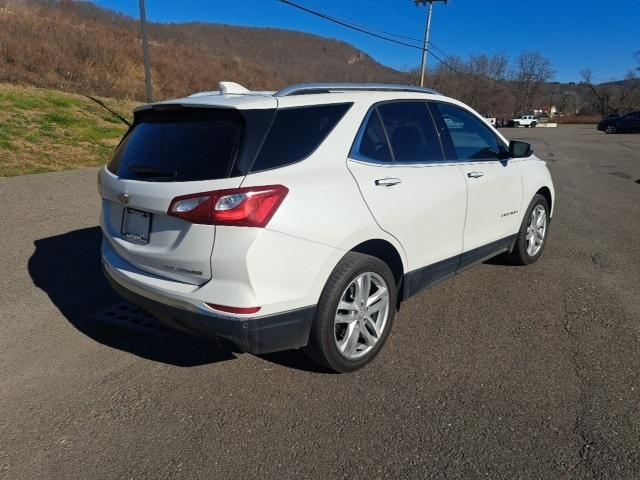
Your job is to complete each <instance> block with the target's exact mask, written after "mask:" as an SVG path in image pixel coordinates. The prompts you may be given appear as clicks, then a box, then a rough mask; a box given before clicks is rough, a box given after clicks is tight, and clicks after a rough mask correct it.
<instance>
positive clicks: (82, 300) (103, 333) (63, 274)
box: [28, 227, 326, 372]
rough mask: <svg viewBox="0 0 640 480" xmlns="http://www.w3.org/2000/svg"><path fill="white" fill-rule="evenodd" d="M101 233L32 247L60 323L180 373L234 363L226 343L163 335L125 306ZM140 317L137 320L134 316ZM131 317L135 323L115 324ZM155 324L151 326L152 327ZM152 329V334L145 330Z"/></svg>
mask: <svg viewBox="0 0 640 480" xmlns="http://www.w3.org/2000/svg"><path fill="white" fill-rule="evenodd" d="M101 241H102V232H101V231H100V227H91V228H84V229H81V230H74V231H71V232H68V233H64V234H61V235H56V236H53V237H48V238H43V239H40V240H36V241H35V242H34V245H35V252H34V253H33V255H32V256H31V258H30V259H29V263H28V269H29V274H30V275H31V278H32V279H33V282H34V284H35V285H36V286H37V287H38V288H40V289H41V290H42V291H44V292H45V293H46V294H47V295H48V296H49V298H50V300H51V301H52V302H53V304H54V305H55V306H56V307H57V308H58V310H60V312H61V313H62V314H63V315H64V317H65V318H66V319H67V320H68V321H69V322H70V323H71V324H72V325H73V326H74V327H75V328H76V329H78V330H79V331H80V332H82V333H83V334H85V335H87V336H88V337H90V338H92V339H93V340H95V341H96V342H99V343H101V344H103V345H106V346H108V347H111V348H117V349H119V350H122V351H125V352H129V353H131V354H133V355H137V356H139V357H142V358H146V359H149V360H153V361H156V362H162V363H166V364H170V365H175V366H179V367H192V366H198V365H206V364H212V363H218V362H224V361H227V360H234V359H235V358H237V355H238V354H239V353H238V352H237V351H234V349H233V348H232V347H231V346H229V345H228V344H226V343H219V342H217V341H215V340H211V339H206V338H201V337H195V336H192V335H187V334H184V333H182V332H178V331H175V330H169V329H165V328H164V327H163V326H161V325H160V324H159V323H158V322H157V321H156V320H155V319H154V318H153V317H151V316H150V315H149V314H146V313H142V312H140V311H139V310H138V309H137V308H136V307H134V306H132V305H131V304H129V303H128V302H126V301H125V300H124V299H123V298H122V297H120V296H119V295H118V294H117V293H116V292H115V291H114V290H113V289H112V288H111V286H110V285H109V283H108V281H107V280H106V279H105V278H104V275H103V273H102V268H101V264H100V243H101ZM136 311H138V312H140V314H138V315H135V312H136ZM131 312H134V318H133V322H126V321H119V320H118V319H119V318H125V317H127V316H130V315H131ZM154 322H155V325H154ZM147 324H150V325H151V326H152V328H148V327H145V325H147ZM259 357H260V358H262V359H263V360H265V361H268V362H271V363H275V364H279V365H281V366H284V367H288V368H293V369H297V370H304V371H310V372H326V370H324V369H323V368H322V367H319V366H317V365H316V364H315V363H313V362H312V361H311V360H309V359H308V358H307V357H306V356H305V355H304V354H303V352H302V351H288V352H278V353H272V354H266V355H260V356H259Z"/></svg>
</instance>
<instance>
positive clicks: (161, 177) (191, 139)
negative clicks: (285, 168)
mask: <svg viewBox="0 0 640 480" xmlns="http://www.w3.org/2000/svg"><path fill="white" fill-rule="evenodd" d="M243 130H244V122H243V120H242V117H241V116H240V114H238V113H237V112H236V111H233V110H215V109H208V110H203V111H194V112H183V113H177V112H166V113H162V112H149V113H148V114H146V115H143V116H142V117H141V119H140V120H139V121H137V122H136V124H135V125H134V126H133V128H132V129H131V130H130V131H129V132H128V133H127V135H126V136H125V138H124V139H123V140H122V142H121V143H120V145H119V146H118V148H117V149H116V152H115V154H114V156H113V159H112V160H111V162H109V165H108V169H109V171H111V172H112V173H113V174H115V175H118V176H119V177H121V178H126V179H132V180H144V181H155V182H160V181H173V182H187V181H196V180H215V179H220V178H227V177H228V176H229V174H230V171H231V168H232V167H233V164H234V162H235V159H236V156H237V155H238V151H239V149H240V144H241V140H242V134H243Z"/></svg>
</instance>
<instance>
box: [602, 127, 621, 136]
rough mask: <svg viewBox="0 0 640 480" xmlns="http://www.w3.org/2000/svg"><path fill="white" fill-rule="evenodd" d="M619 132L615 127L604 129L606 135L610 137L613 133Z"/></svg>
mask: <svg viewBox="0 0 640 480" xmlns="http://www.w3.org/2000/svg"><path fill="white" fill-rule="evenodd" d="M617 131H618V129H617V128H616V126H615V125H607V126H606V127H604V133H607V134H609V135H611V134H612V133H616V132H617Z"/></svg>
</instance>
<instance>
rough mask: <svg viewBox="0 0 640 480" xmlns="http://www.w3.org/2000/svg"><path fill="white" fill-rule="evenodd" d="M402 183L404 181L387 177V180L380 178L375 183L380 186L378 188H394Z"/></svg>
mask: <svg viewBox="0 0 640 480" xmlns="http://www.w3.org/2000/svg"><path fill="white" fill-rule="evenodd" d="M401 182H402V180H400V179H399V178H395V177H386V178H379V179H377V180H376V181H375V182H374V183H375V184H376V185H378V186H381V187H392V186H394V185H397V184H399V183H401Z"/></svg>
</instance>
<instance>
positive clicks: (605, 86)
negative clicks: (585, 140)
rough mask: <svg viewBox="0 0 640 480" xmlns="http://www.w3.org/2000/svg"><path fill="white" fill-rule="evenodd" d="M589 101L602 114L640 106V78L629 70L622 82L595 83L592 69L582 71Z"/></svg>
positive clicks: (583, 83)
mask: <svg viewBox="0 0 640 480" xmlns="http://www.w3.org/2000/svg"><path fill="white" fill-rule="evenodd" d="M580 75H581V77H582V85H583V86H584V88H585V89H586V92H587V95H586V98H587V101H588V102H589V103H590V104H591V105H592V107H593V109H594V111H595V112H596V113H599V114H600V115H606V114H608V113H611V112H624V111H628V110H633V109H635V108H638V107H639V106H640V80H638V77H637V76H636V75H635V73H634V72H633V70H629V71H628V72H627V74H626V76H625V78H624V80H623V81H621V82H609V83H601V84H594V82H593V76H592V74H591V70H589V69H585V70H583V71H582V72H580Z"/></svg>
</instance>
